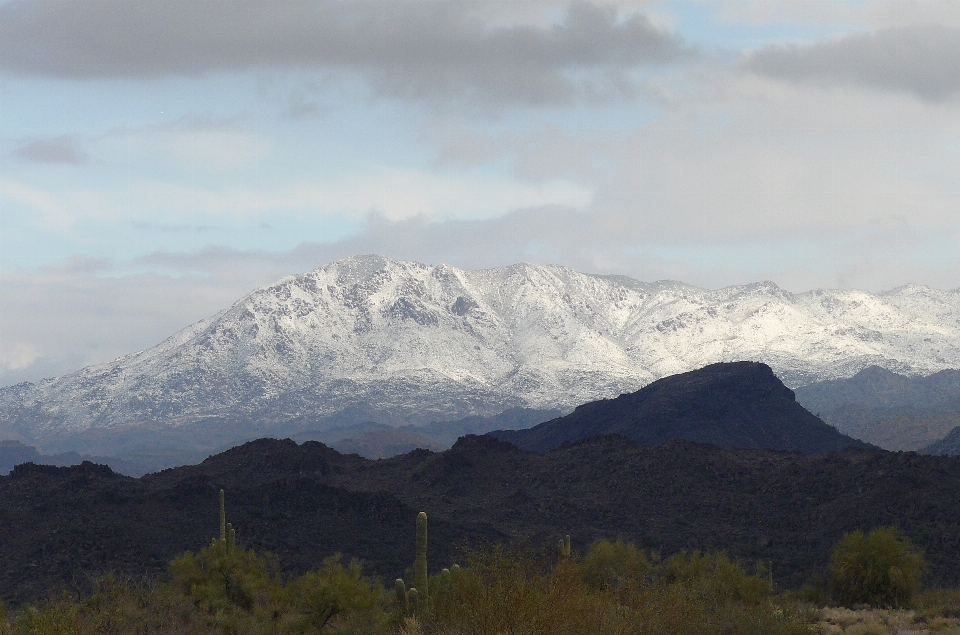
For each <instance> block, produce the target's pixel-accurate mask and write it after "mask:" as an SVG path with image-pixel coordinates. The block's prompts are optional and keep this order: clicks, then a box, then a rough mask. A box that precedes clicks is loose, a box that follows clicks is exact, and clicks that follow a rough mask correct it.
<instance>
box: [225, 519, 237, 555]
mask: <svg viewBox="0 0 960 635" xmlns="http://www.w3.org/2000/svg"><path fill="white" fill-rule="evenodd" d="M236 541H237V532H236V531H234V530H233V523H227V553H230V552H231V551H233V546H234V545H235V544H236Z"/></svg>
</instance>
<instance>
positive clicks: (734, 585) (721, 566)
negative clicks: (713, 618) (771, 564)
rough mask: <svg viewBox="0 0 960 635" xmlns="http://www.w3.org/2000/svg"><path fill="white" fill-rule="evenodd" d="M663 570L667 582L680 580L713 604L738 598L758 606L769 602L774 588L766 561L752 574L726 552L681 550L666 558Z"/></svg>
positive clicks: (740, 601)
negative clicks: (765, 567) (690, 551)
mask: <svg viewBox="0 0 960 635" xmlns="http://www.w3.org/2000/svg"><path fill="white" fill-rule="evenodd" d="M660 571H661V572H660V575H661V576H662V578H663V582H665V583H667V584H671V583H677V584H680V585H682V586H683V587H684V588H686V589H689V590H691V591H694V592H696V593H697V594H698V596H699V597H700V598H701V599H702V600H703V601H704V602H707V603H709V604H710V605H719V604H723V603H731V602H734V603H743V604H747V605H754V606H755V605H758V604H762V603H764V602H766V601H767V600H768V599H769V598H770V596H771V594H772V592H773V589H772V588H771V586H770V581H769V579H768V577H767V571H766V569H764V567H763V565H762V564H760V565H758V566H757V570H756V571H755V572H754V573H753V574H748V573H747V571H746V570H745V569H744V568H743V567H742V566H741V565H740V564H738V563H736V562H733V561H732V560H730V559H729V558H728V557H727V556H726V554H724V553H722V552H719V553H701V552H699V551H694V552H693V553H689V554H688V553H679V554H677V555H675V556H673V557H671V558H670V559H668V560H667V561H666V562H664V563H663V566H662V567H660Z"/></svg>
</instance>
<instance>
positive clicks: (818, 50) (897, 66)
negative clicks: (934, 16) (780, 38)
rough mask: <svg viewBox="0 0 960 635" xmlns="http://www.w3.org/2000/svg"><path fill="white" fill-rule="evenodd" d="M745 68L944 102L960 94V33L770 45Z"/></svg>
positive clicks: (944, 30) (934, 29)
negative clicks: (806, 44)
mask: <svg viewBox="0 0 960 635" xmlns="http://www.w3.org/2000/svg"><path fill="white" fill-rule="evenodd" d="M747 66H748V67H749V68H750V69H751V70H753V71H754V72H756V73H759V74H761V75H767V76H769V77H776V78H780V79H787V80H795V81H813V82H822V83H842V84H855V85H861V86H869V87H874V88H880V89H884V90H896V91H907V92H911V93H914V94H915V95H918V96H919V97H922V98H924V99H930V100H942V99H945V98H948V97H950V96H952V95H954V94H956V93H957V92H960V29H954V28H949V27H945V26H909V27H900V28H890V29H882V30H879V31H876V32H874V33H862V34H856V35H850V36H847V37H844V38H842V39H838V40H822V41H820V42H817V43H815V44H811V45H808V46H796V45H791V46H769V47H766V48H763V49H760V50H758V51H756V52H754V53H753V54H752V55H751V56H749V58H748V60H747Z"/></svg>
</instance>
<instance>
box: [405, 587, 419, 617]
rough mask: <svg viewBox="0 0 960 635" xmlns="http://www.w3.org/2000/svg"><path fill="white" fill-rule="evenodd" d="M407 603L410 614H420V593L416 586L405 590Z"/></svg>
mask: <svg viewBox="0 0 960 635" xmlns="http://www.w3.org/2000/svg"><path fill="white" fill-rule="evenodd" d="M407 605H408V606H409V608H410V615H419V614H420V594H419V593H418V592H417V589H416V587H410V590H409V591H407Z"/></svg>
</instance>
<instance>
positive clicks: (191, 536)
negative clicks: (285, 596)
mask: <svg viewBox="0 0 960 635" xmlns="http://www.w3.org/2000/svg"><path fill="white" fill-rule="evenodd" d="M221 487H223V488H225V489H226V492H227V511H228V517H229V520H230V522H232V523H233V525H234V526H235V527H236V529H237V535H238V539H239V541H240V542H241V543H242V544H244V545H246V546H248V547H253V548H256V549H258V550H269V551H271V552H273V553H275V554H276V555H277V557H278V559H279V562H280V564H281V566H282V568H283V569H284V570H286V571H303V570H306V569H309V568H311V567H314V566H316V565H317V564H318V563H319V562H320V561H321V560H322V558H323V557H325V556H327V555H330V554H331V553H334V552H338V551H339V552H342V553H344V554H345V555H346V556H347V557H358V558H362V559H363V560H364V561H365V562H366V563H367V569H368V570H370V571H372V572H374V573H376V574H378V575H382V576H384V578H385V579H387V580H392V579H394V578H396V577H397V576H398V575H400V574H402V573H403V571H404V570H405V569H406V568H407V567H408V566H410V562H411V559H412V552H413V530H414V518H415V516H416V513H417V512H418V511H420V510H426V511H427V512H428V513H429V514H430V523H431V524H430V566H431V570H438V569H439V568H440V567H442V566H446V565H449V564H450V563H451V562H453V561H455V560H457V559H460V558H461V556H460V549H461V547H462V546H463V545H464V544H467V543H471V544H474V545H477V544H483V543H485V542H488V541H493V542H500V541H506V542H508V543H512V542H516V543H519V544H526V545H528V546H529V547H532V548H534V549H541V548H542V549H544V550H547V551H552V549H553V547H554V545H556V540H557V538H558V537H559V536H561V535H563V534H566V533H569V534H571V535H572V537H573V541H574V548H575V550H577V551H580V550H582V549H583V547H584V546H585V545H586V544H588V543H589V542H590V541H592V540H594V539H597V538H601V537H618V536H619V537H623V538H625V539H627V540H632V541H635V542H636V543H638V544H640V545H642V546H644V547H646V548H652V549H658V550H660V551H661V552H662V553H663V554H664V555H669V554H671V553H674V552H676V551H678V550H681V549H724V550H727V551H728V552H729V553H730V554H731V555H732V556H734V557H736V558H740V559H743V560H746V561H747V562H755V561H756V560H758V559H762V560H764V561H772V562H773V565H774V568H773V574H774V577H775V579H776V581H777V582H778V584H780V585H783V586H787V587H792V588H796V587H799V586H800V585H801V584H803V583H804V582H806V581H808V580H809V578H810V576H811V575H813V574H814V573H815V572H817V571H819V570H820V568H821V567H822V566H823V565H824V564H825V563H826V562H827V559H828V555H829V550H830V548H831V546H832V545H833V544H834V542H835V541H836V540H837V539H838V538H839V537H840V536H841V535H843V533H844V532H847V531H851V530H854V529H869V528H871V527H877V526H886V525H897V526H899V527H900V528H901V529H902V530H903V531H904V532H905V533H906V535H908V536H909V537H910V538H911V539H912V540H913V541H914V542H915V543H916V544H917V545H918V546H919V547H920V548H921V549H923V550H924V553H925V555H926V558H927V560H928V561H929V562H930V565H931V569H930V574H929V576H928V581H929V582H930V583H931V584H940V585H953V586H955V585H957V584H960V499H958V498H957V496H956V492H957V491H960V458H958V457H939V456H920V455H916V454H909V453H888V452H883V451H880V450H860V449H852V448H851V449H845V450H843V451H840V452H835V453H830V454H826V455H817V456H813V455H804V454H800V453H786V452H775V451H768V450H731V449H723V448H718V447H716V446H711V445H703V444H696V443H691V442H688V441H673V442H669V443H667V444H664V445H661V446H658V447H646V446H641V445H639V444H636V443H634V442H632V441H629V440H626V439H623V438H622V437H595V438H593V439H590V440H587V441H582V442H580V443H577V444H568V445H565V446H563V447H561V448H558V449H556V450H553V451H550V452H546V453H543V454H540V453H533V452H525V451H523V450H519V449H517V448H516V447H514V446H512V445H510V444H508V443H504V442H501V441H497V440H495V439H493V438H490V437H475V436H470V437H464V438H463V439H461V440H460V441H458V442H457V444H456V445H455V446H454V447H453V448H451V449H450V450H448V451H446V452H442V453H431V452H428V451H425V450H417V451H415V452H411V453H410V454H406V455H403V456H399V457H395V458H393V459H387V460H382V461H369V460H366V459H363V458H360V457H357V456H343V455H340V454H338V453H337V452H335V451H333V450H331V449H329V448H327V447H325V446H323V445H322V444H320V443H316V442H307V443H304V444H302V445H299V446H298V445H296V444H295V443H294V442H292V441H289V440H288V441H275V440H261V441H256V442H251V443H248V444H245V445H243V446H240V447H237V448H234V449H232V450H230V451H228V452H224V453H222V454H219V455H216V456H213V457H211V458H209V459H207V460H206V461H204V462H203V463H201V464H200V465H195V466H188V467H182V468H176V469H171V470H166V471H164V472H161V473H158V474H151V475H148V476H144V477H142V478H140V479H133V478H128V477H123V476H118V475H116V474H114V473H113V472H111V471H110V470H109V468H106V467H100V466H96V465H93V464H90V463H86V464H84V465H82V466H77V467H71V468H56V467H40V466H34V465H31V464H27V465H24V466H20V467H18V468H17V469H16V470H15V471H14V472H13V473H12V475H11V476H2V477H0V522H2V526H3V528H4V530H3V531H2V532H0V599H2V600H3V601H5V602H8V603H16V602H22V601H24V600H29V599H33V598H36V597H38V596H39V595H42V594H44V593H47V592H50V591H51V590H53V589H56V588H58V587H61V588H62V587H65V588H69V589H77V588H86V587H85V586H84V585H87V584H89V580H90V576H91V575H92V574H95V573H97V572H103V571H108V570H113V571H116V572H117V573H118V574H120V575H124V576H126V575H130V576H134V577H135V578H139V577H143V576H157V575H161V574H162V571H163V568H164V565H165V563H166V561H167V560H168V559H170V558H171V557H173V556H174V555H176V554H177V553H179V552H182V551H183V550H186V549H198V548H200V547H201V546H203V545H206V544H208V543H209V542H210V538H211V537H212V536H213V535H214V534H215V533H216V532H217V526H218V519H217V490H218V489H219V488H221ZM461 562H462V560H461Z"/></svg>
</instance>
